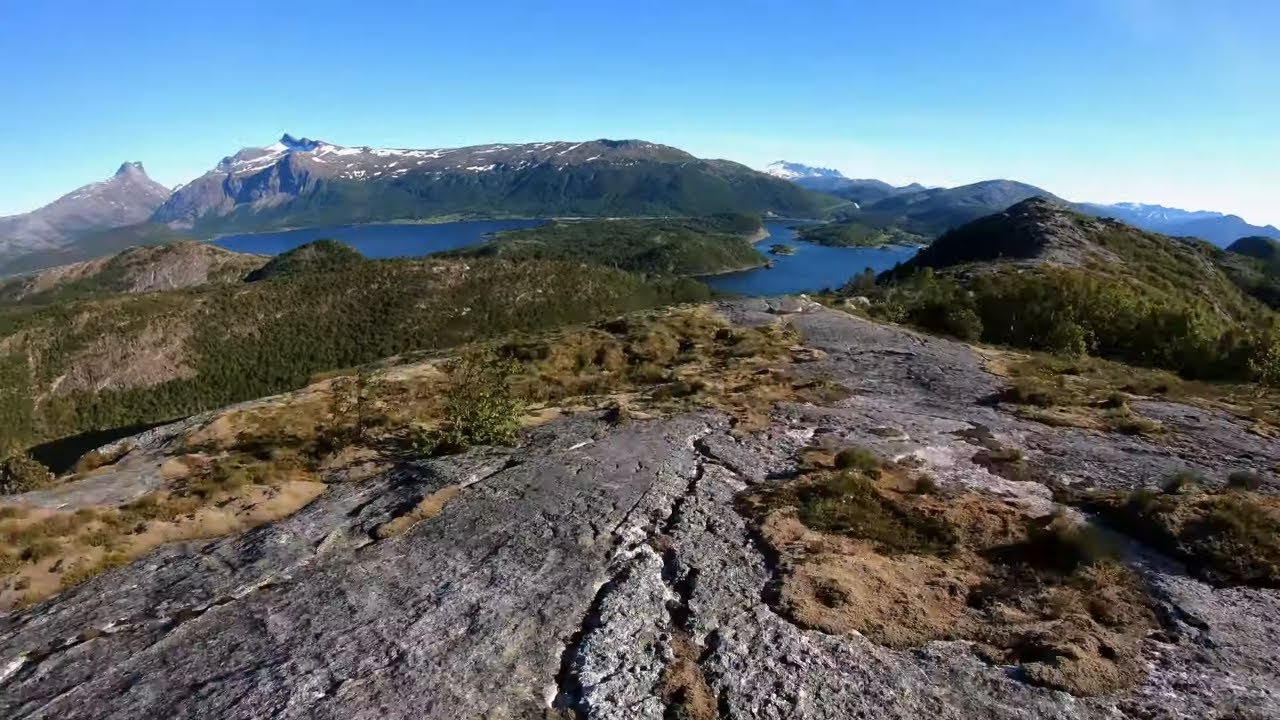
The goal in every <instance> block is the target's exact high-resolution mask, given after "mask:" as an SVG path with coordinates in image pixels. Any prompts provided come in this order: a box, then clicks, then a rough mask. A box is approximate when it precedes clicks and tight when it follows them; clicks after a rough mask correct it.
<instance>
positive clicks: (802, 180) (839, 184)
mask: <svg viewBox="0 0 1280 720" xmlns="http://www.w3.org/2000/svg"><path fill="white" fill-rule="evenodd" d="M764 172H765V173H767V174H769V175H772V176H774V177H777V178H782V179H784V180H790V181H791V182H793V183H795V184H797V185H799V186H800V187H802V188H805V189H807V190H813V191H815V192H821V193H827V194H828V195H835V196H836V197H839V198H843V199H845V200H848V201H850V202H852V203H854V204H855V205H859V206H861V205H864V204H867V203H872V202H876V201H877V200H883V199H884V198H887V197H889V196H891V195H898V194H901V193H909V192H916V191H918V190H924V189H925V187H924V186H923V185H920V184H919V183H912V184H910V185H906V186H903V187H895V186H893V185H891V184H889V183H887V182H885V181H883V180H873V179H869V178H850V177H846V176H845V175H844V174H843V173H841V172H840V171H839V170H833V169H831V168H821V167H813V166H812V165H805V164H803V163H796V162H787V161H785V160H778V161H776V162H772V163H769V165H767V166H766V167H765V169H764Z"/></svg>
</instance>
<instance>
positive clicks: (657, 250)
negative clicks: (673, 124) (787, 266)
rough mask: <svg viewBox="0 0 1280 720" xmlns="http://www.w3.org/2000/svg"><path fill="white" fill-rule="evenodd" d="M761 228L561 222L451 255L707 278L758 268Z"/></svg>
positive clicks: (737, 221) (735, 222) (752, 222)
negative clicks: (755, 238)
mask: <svg viewBox="0 0 1280 720" xmlns="http://www.w3.org/2000/svg"><path fill="white" fill-rule="evenodd" d="M760 230H761V224H760V218H759V217H756V216H748V215H720V216H716V217H711V218H705V219H678V220H587V221H562V222H555V223H551V224H548V225H543V226H541V227H536V228H530V229H528V230H515V231H511V232H505V233H500V234H499V235H497V236H496V237H495V238H494V239H493V240H491V241H490V242H487V243H485V244H483V245H477V246H475V247H472V248H466V249H463V250H459V251H456V252H454V253H452V255H453V256H461V257H501V258H506V259H521V260H525V259H537V260H551V259H556V260H576V261H579V262H589V263H595V264H599V265H606V266H609V267H614V268H617V269H619V270H626V271H629V272H639V273H646V274H657V275H710V274H714V273H721V272H728V271H731V270H742V269H745V268H751V267H758V266H760V265H763V264H764V262H765V259H764V257H763V256H762V255H761V254H760V252H759V251H757V250H756V249H755V247H754V246H753V245H752V244H751V238H750V237H749V236H751V235H753V234H755V233H757V232H759V231H760Z"/></svg>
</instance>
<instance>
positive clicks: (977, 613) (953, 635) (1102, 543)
mask: <svg viewBox="0 0 1280 720" xmlns="http://www.w3.org/2000/svg"><path fill="white" fill-rule="evenodd" d="M828 457H830V456H829V455H828ZM831 460H832V461H833V460H834V458H831ZM802 465H803V466H805V467H807V468H808V469H807V471H806V472H805V473H804V474H802V476H801V477H800V478H798V479H797V480H796V481H794V482H792V483H790V484H788V485H785V486H779V487H776V488H773V489H769V490H754V491H752V492H751V493H749V494H747V495H744V496H743V497H742V498H741V503H740V508H741V510H742V511H743V512H744V514H746V515H747V516H748V517H749V518H750V519H751V520H752V521H753V522H754V524H755V526H756V527H757V529H758V531H759V533H760V535H761V537H762V538H763V539H764V541H765V542H766V543H767V544H768V545H769V546H770V547H771V548H772V550H773V552H775V553H776V554H777V556H778V557H779V558H780V568H781V570H780V572H781V575H782V577H781V582H780V585H779V587H778V590H777V596H776V598H775V600H774V604H775V605H776V607H777V609H778V610H779V611H780V612H781V613H783V614H784V615H785V616H787V617H789V618H791V619H792V620H793V621H795V622H797V623H798V624H800V625H802V626H804V627H810V628H816V629H819V630H823V631H825V632H829V633H835V634H843V633H848V632H851V631H857V632H859V633H862V634H863V635H865V636H866V637H868V638H869V639H871V640H873V641H875V642H878V643H881V644H884V645H888V646H891V647H899V648H905V647H916V646H919V645H921V644H923V643H926V642H928V641H930V640H968V641H972V642H974V643H975V647H976V649H977V651H978V652H979V655H980V656H981V657H983V658H984V659H986V660H988V661H990V662H992V663H996V664H1001V665H1007V664H1013V665H1018V666H1019V667H1020V668H1021V671H1022V676H1023V677H1025V678H1026V679H1027V680H1029V681H1030V682H1033V683H1035V684H1039V685H1044V686H1046V687H1052V688H1057V689H1061V690H1066V691H1068V692H1071V693H1074V694H1077V695H1096V694H1101V693H1108V692H1113V691H1115V690H1118V689H1122V688H1125V687H1131V686H1132V685H1133V684H1135V683H1137V682H1138V681H1139V680H1140V679H1141V677H1142V674H1143V668H1142V663H1141V658H1140V657H1139V654H1138V643H1139V641H1140V639H1141V638H1142V637H1143V636H1145V634H1146V633H1147V632H1149V631H1150V630H1151V629H1152V628H1154V627H1155V624H1156V620H1155V615H1154V613H1153V611H1152V609H1151V604H1150V601H1149V599H1148V598H1147V596H1146V594H1145V591H1144V590H1143V588H1142V586H1141V584H1140V583H1139V582H1138V581H1137V579H1136V577H1135V576H1134V575H1133V574H1132V572H1130V571H1129V570H1128V569H1127V568H1125V567H1124V566H1123V565H1121V564H1120V563H1118V562H1117V560H1116V551H1115V548H1114V547H1113V546H1112V545H1111V544H1110V543H1108V542H1107V541H1106V540H1105V539H1104V536H1103V535H1102V534H1101V533H1099V532H1098V531H1096V530H1094V529H1093V528H1092V527H1090V526H1088V525H1083V524H1080V522H1079V521H1076V520H1072V519H1069V518H1067V517H1065V516H1051V517H1047V518H1035V517H1030V516H1027V515H1025V514H1024V511H1022V510H1020V509H1018V508H1015V507H1012V506H1009V505H1007V504H1005V503H1003V502H1001V501H1000V500H999V499H997V498H994V497H987V496H984V495H980V494H977V493H972V492H966V493H962V494H955V493H948V492H946V491H945V490H943V489H940V488H937V487H936V484H931V483H932V478H929V479H928V480H922V478H926V477H928V476H921V475H918V474H917V473H915V471H912V470H910V469H908V468H904V467H900V466H896V465H893V464H882V465H881V466H880V467H879V468H878V469H859V470H853V469H844V470H840V469H838V468H836V467H835V464H834V462H828V463H827V464H825V465H824V464H823V453H821V452H813V453H810V454H808V455H807V456H806V457H805V458H804V459H803V460H802ZM922 482H924V484H925V485H926V486H927V487H930V488H931V490H932V491H931V492H928V493H921V492H917V489H918V488H919V487H920V486H921V484H922Z"/></svg>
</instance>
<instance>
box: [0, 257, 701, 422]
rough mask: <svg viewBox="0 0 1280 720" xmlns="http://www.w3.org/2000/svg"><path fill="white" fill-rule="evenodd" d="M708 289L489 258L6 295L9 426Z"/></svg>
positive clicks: (205, 405) (295, 383)
mask: <svg viewBox="0 0 1280 720" xmlns="http://www.w3.org/2000/svg"><path fill="white" fill-rule="evenodd" d="M708 296H709V291H708V290H707V288H706V287H705V286H703V285H702V284H700V283H697V282H695V281H692V280H682V279H663V278H654V279H649V280H646V279H644V278H642V277H640V276H638V275H633V274H628V273H623V272H619V271H616V270H612V269H609V268H604V267H600V266H598V265H586V264H582V263H574V262H567V261H540V260H523V261H520V262H511V261H508V260H505V259H501V258H499V259H492V258H484V259H472V260H468V261H467V262H466V263H465V264H464V263H459V262H457V261H452V262H451V261H442V260H424V261H407V260H394V261H365V262H362V263H359V264H356V265H352V266H349V267H347V268H346V269H345V270H343V271H342V272H320V273H311V272H308V273H301V274H296V275H285V276H282V277H276V278H275V279H272V280H266V281H262V282H255V283H250V284H240V285H231V286H207V287H202V288H196V289H190V290H182V291H172V292H159V293H148V294H145V295H127V296H119V297H110V298H103V299H96V300H85V301H74V302H67V303H56V304H50V305H47V306H40V307H14V308H4V309H0V341H2V342H3V347H4V351H3V352H0V433H3V435H4V436H5V438H7V439H9V440H11V441H13V442H15V443H17V444H19V445H21V446H28V445H30V444H32V443H35V442H40V441H44V440H50V439H56V438H63V437H67V436H71V435H76V434H79V433H83V432H86V431H96V430H106V429H111V428H118V427H123V426H129V425H136V424H142V423H154V422H159V421H163V420H168V419H171V418H176V417H185V416H187V415H191V414H193V413H195V412H199V411H201V410H204V409H209V408H214V407H220V406H223V405H226V404H228V403H231V402H235V401H238V400H244V399H249V398H256V397H262V396H265V395H270V394H273V393H277V392H280V391H282V390H287V389H291V388H296V387H300V386H302V385H304V384H306V383H307V382H308V381H309V380H310V378H311V377H312V375H313V374H315V373H317V372H321V371H325V370H331V369H334V368H342V367H353V366H356V365H360V364H363V363H367V362H371V361H374V360H379V359H382V358H385V357H390V356H393V355H397V354H400V353H404V352H408V351H420V350H434V349H440V348H446V347H452V346H456V345H460V344H463V343H466V342H470V341H473V340H478V339H484V338H492V337H496V336H501V335H505V334H508V333H511V332H513V331H521V330H526V331H532V330H539V329H546V328H551V327H556V326H560V325H563V324H566V323H578V322H585V321H590V320H594V319H598V318H601V317H608V316H613V315H617V314H620V313H625V312H628V311H632V310H636V309H641V308H647V307H654V306H659V305H665V304H670V303H674V302H685V301H697V300H703V299H706V298H707V297H708ZM156 357H161V358H170V360H167V361H164V362H154V360H153V359H154V358H156ZM104 358H114V359H113V360H110V361H109V362H107V361H105V360H104ZM125 371H128V372H125ZM58 378H63V380H62V381H60V382H59V384H58V385H57V389H56V391H52V392H51V390H52V389H53V387H54V382H55V380H57V379H58ZM80 378H84V379H83V380H81V379H80ZM104 378H105V380H104ZM36 398H39V400H38V401H37V400H36Z"/></svg>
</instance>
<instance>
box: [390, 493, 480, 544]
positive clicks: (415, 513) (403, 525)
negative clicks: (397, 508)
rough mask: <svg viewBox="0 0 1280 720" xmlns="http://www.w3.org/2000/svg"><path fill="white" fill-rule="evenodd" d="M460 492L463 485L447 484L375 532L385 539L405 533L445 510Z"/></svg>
mask: <svg viewBox="0 0 1280 720" xmlns="http://www.w3.org/2000/svg"><path fill="white" fill-rule="evenodd" d="M460 492H462V486H460V485H446V486H444V487H442V488H440V489H439V490H436V491H435V492H433V493H431V494H430V495H427V496H426V497H424V498H422V499H421V500H419V501H418V504H417V505H414V506H413V509H411V510H410V511H409V512H407V513H405V514H404V515H401V516H399V517H397V518H394V519H392V520H390V521H388V522H386V523H384V524H382V525H379V526H378V529H377V530H375V531H374V534H376V535H377V536H378V538H379V539H383V540H385V539H387V538H392V537H397V536H399V535H403V534H405V533H407V532H409V530H411V529H412V528H413V526H414V525H417V524H418V523H420V522H422V521H423V520H429V519H431V518H433V517H436V516H437V515H439V514H440V513H442V512H444V506H445V505H446V504H448V502H449V501H450V500H452V499H454V498H455V497H457V496H458V493H460Z"/></svg>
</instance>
